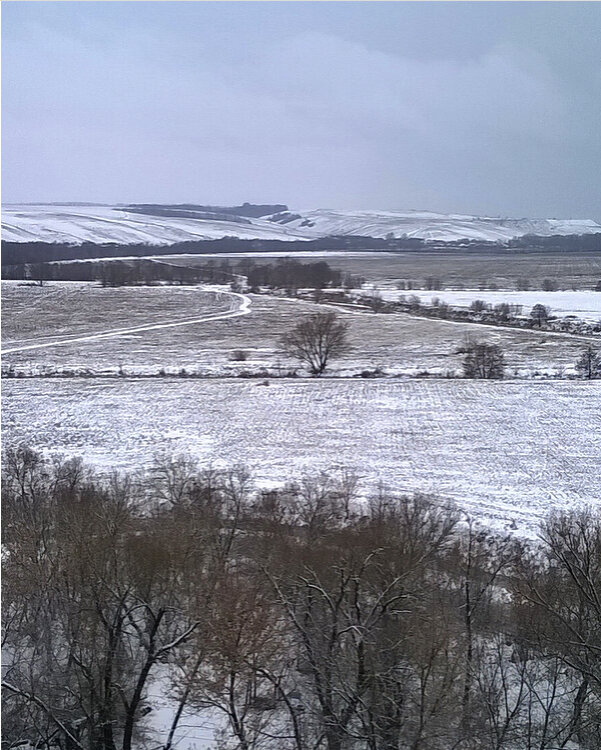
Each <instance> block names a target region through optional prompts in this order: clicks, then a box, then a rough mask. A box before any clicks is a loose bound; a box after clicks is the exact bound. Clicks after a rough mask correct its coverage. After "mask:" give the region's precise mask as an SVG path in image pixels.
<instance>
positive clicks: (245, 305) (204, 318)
mask: <svg viewBox="0 0 601 750" xmlns="http://www.w3.org/2000/svg"><path fill="white" fill-rule="evenodd" d="M221 294H227V295H228V296H230V297H232V305H231V307H230V309H229V310H226V311H225V312H221V313H212V314H209V315H201V316H200V317H198V318H189V319H187V320H178V321H176V322H166V323H151V324H149V325H142V326H135V327H132V328H115V329H113V330H110V331H103V332H101V333H94V334H90V335H88V336H76V337H71V338H67V339H58V340H57V341H45V342H43V343H41V344H27V345H26V346H15V347H10V348H9V349H2V350H0V354H11V353H13V352H24V351H29V350H31V349H46V348H48V347H51V346H67V345H69V344H78V343H80V342H84V341H94V340H96V339H108V338H112V337H114V336H124V335H126V334H130V333H139V332H141V331H156V330H159V329H161V328H177V327H179V326H190V325H195V324H197V323H206V322H208V321H210V320H225V319H227V318H238V317H240V316H241V315H248V314H249V313H250V306H251V303H252V302H251V299H250V297H247V296H246V295H245V294H239V293H238V292H226V291H223V292H221ZM236 299H238V300H239V301H240V303H239V305H238V307H234V300H236Z"/></svg>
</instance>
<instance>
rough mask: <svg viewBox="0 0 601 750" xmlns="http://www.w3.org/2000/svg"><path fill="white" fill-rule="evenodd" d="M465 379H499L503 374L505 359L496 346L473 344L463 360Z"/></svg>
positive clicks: (499, 348)
mask: <svg viewBox="0 0 601 750" xmlns="http://www.w3.org/2000/svg"><path fill="white" fill-rule="evenodd" d="M463 374H464V375H465V377H466V378H484V379H496V380H498V379H500V378H502V377H503V376H504V374H505V357H504V355H503V351H502V349H501V347H500V346H498V345H497V344H486V343H474V344H472V345H471V346H469V348H468V350H467V353H466V355H465V359H464V360H463Z"/></svg>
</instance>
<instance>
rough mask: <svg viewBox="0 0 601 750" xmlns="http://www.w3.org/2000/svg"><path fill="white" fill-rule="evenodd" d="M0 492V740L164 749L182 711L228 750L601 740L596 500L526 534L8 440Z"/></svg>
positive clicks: (350, 489) (490, 747)
mask: <svg viewBox="0 0 601 750" xmlns="http://www.w3.org/2000/svg"><path fill="white" fill-rule="evenodd" d="M2 492H3V496H2V497H3V514H4V516H3V559H4V586H3V597H4V605H3V610H2V613H3V620H4V645H3V653H4V677H3V696H2V697H3V743H4V747H6V748H13V747H17V746H26V745H29V746H30V747H35V748H39V749H42V748H44V749H45V748H51V747H53V748H59V749H60V750H131V748H132V747H133V746H134V745H135V746H136V747H137V748H140V747H147V748H163V749H164V750H169V749H170V748H171V747H172V746H173V743H174V742H175V741H176V738H177V723H178V721H179V720H180V719H181V720H182V723H189V718H187V717H186V715H185V712H187V713H188V714H189V713H194V714H202V713H203V712H205V713H207V714H208V715H210V716H211V718H212V719H213V720H216V721H217V722H219V723H220V725H221V726H222V732H221V733H220V736H219V744H217V739H218V738H217V737H216V738H215V744H216V746H218V747H220V748H223V749H224V750H234V749H239V750H242V749H243V750H259V749H260V748H265V749H266V750H271V749H273V750H310V749H311V750H314V749H315V748H319V747H321V748H324V749H325V750H365V749H367V750H392V749H393V748H394V749H395V750H399V748H401V749H402V750H449V749H450V748H456V749H459V748H462V749H467V750H517V749H518V748H519V750H535V748H536V750H555V749H556V748H572V750H574V749H576V748H578V750H598V748H599V747H600V746H601V658H600V649H601V604H600V591H601V518H600V517H599V515H598V514H593V513H591V512H589V511H586V510H580V511H578V512H575V513H564V514H559V515H555V516H552V517H550V518H549V519H548V520H547V521H545V522H544V524H543V525H542V527H541V530H540V541H539V542H537V543H532V544H526V543H523V542H519V541H517V540H516V539H513V538H511V537H501V536H498V535H496V534H495V533H493V532H492V531H486V530H483V529H478V528H477V527H476V526H475V525H474V524H473V523H472V522H471V521H470V520H469V519H467V520H466V517H465V515H464V514H460V513H459V512H458V511H456V510H455V509H454V508H452V507H447V506H444V505H442V504H439V503H437V502H435V501H434V500H433V499H430V498H428V497H422V496H414V497H404V496H398V495H396V494H394V493H392V492H389V491H387V490H385V489H384V488H382V487H380V488H379V489H377V490H376V491H375V492H373V493H372V494H371V495H369V496H368V497H364V498H363V499H361V500H360V499H359V485H358V480H357V477H356V476H354V475H353V474H352V473H351V472H348V471H346V472H345V471H337V472H333V473H322V474H317V475H313V476H312V477H311V478H309V477H305V478H303V479H301V480H299V481H296V482H289V483H288V484H286V485H285V486H282V487H281V488H279V489H275V490H270V491H260V490H258V489H256V488H254V487H253V483H252V480H251V477H250V475H249V474H248V472H247V471H246V470H244V469H241V468H237V469H234V470H231V471H216V470H213V469H206V470H200V469H199V468H198V467H197V466H195V465H194V464H193V463H192V462H191V461H189V460H186V459H183V458H180V459H178V460H174V461H171V462H165V463H157V464H155V465H154V466H153V467H152V468H151V469H150V470H149V471H148V472H147V473H146V474H144V475H140V474H137V475H131V476H113V477H110V478H108V479H101V478H99V477H97V476H94V474H92V473H91V472H90V471H89V470H87V469H86V468H85V467H84V466H83V465H82V464H81V463H80V462H78V461H73V460H72V461H66V462H65V461H58V460H57V461H54V462H49V461H47V460H46V461H44V460H42V458H41V457H40V456H39V455H37V454H35V453H34V452H32V451H30V450H28V449H26V448H23V447H21V448H19V449H15V450H9V451H8V452H7V453H6V455H5V462H4V477H3V483H2ZM159 677H160V679H161V680H162V684H163V687H164V689H165V691H168V692H169V693H170V695H171V696H172V706H173V712H172V716H171V718H172V724H171V725H170V726H169V724H168V725H167V726H166V728H165V731H164V733H163V734H162V735H160V736H157V734H156V732H155V733H154V734H150V733H149V732H148V730H147V726H148V722H149V720H150V719H149V717H150V718H151V717H152V715H153V712H156V711H157V710H158V709H159V706H158V705H157V703H156V700H157V699H156V698H152V697H151V696H152V695H155V696H156V685H157V683H156V680H157V679H158V678H159ZM151 686H154V690H153V691H152V693H151V691H150V687H151ZM182 715H183V716H184V718H183V719H182Z"/></svg>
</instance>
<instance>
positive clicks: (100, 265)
mask: <svg viewBox="0 0 601 750" xmlns="http://www.w3.org/2000/svg"><path fill="white" fill-rule="evenodd" d="M3 277H4V278H5V279H19V280H29V281H33V282H36V283H38V284H43V283H44V281H98V282H100V283H101V284H102V285H103V286H137V285H142V284H144V285H151V284H157V283H167V284H198V283H200V282H202V281H204V282H208V283H215V284H233V285H241V282H243V281H244V280H243V279H242V278H241V277H245V279H246V281H244V286H245V287H246V286H249V287H250V288H251V289H257V288H258V287H263V286H266V287H270V288H277V289H287V290H289V291H290V292H293V291H296V290H297V289H299V288H307V287H309V288H311V289H323V288H325V287H327V286H340V285H341V284H342V283H343V282H344V283H346V284H347V285H348V284H349V283H352V284H353V285H356V286H360V285H361V283H362V281H363V280H362V279H360V278H359V277H354V276H350V275H349V274H344V275H343V274H342V273H341V272H340V271H339V270H337V269H334V268H331V267H330V266H329V264H328V263H326V262H325V261H317V262H315V263H310V262H309V263H301V262H299V261H297V260H294V259H290V258H280V259H277V260H276V261H275V263H273V264H269V263H263V264H257V263H256V262H255V261H254V260H253V259H251V258H243V259H242V260H240V261H238V262H231V260H230V259H229V258H224V259H223V260H217V259H213V258H209V259H208V260H207V261H206V262H205V263H204V264H197V265H194V266H184V265H178V264H174V263H163V262H160V261H156V260H146V259H144V258H139V259H133V260H123V261H120V260H109V261H82V262H77V261H71V262H68V263H59V262H55V263H20V264H18V265H14V266H4V267H3Z"/></svg>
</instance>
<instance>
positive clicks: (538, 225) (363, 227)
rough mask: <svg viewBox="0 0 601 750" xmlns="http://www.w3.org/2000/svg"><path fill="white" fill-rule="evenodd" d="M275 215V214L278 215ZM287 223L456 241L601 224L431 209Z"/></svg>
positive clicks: (316, 229) (309, 217)
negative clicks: (435, 210)
mask: <svg viewBox="0 0 601 750" xmlns="http://www.w3.org/2000/svg"><path fill="white" fill-rule="evenodd" d="M274 218H275V217H274ZM281 220H283V221H286V224H285V226H286V227H287V228H289V229H296V230H298V231H301V232H303V233H305V234H307V235H310V236H312V237H324V236H327V235H357V236H360V237H381V238H385V237H387V236H389V235H391V234H392V235H393V236H394V237H395V238H397V237H402V236H403V235H406V236H407V237H418V238H421V239H424V240H437V241H440V242H453V241H455V240H464V239H469V240H483V241H488V242H503V241H505V240H510V239H512V238H514V237H521V236H522V235H524V234H536V235H540V236H549V235H553V234H562V235H567V234H592V233H596V232H601V225H599V224H597V223H596V222H594V221H591V220H572V219H564V220H562V219H501V218H489V217H479V216H465V215H461V214H437V213H433V212H431V211H330V210H326V209H317V210H315V211H303V212H302V215H301V218H298V219H293V220H291V221H290V220H287V217H286V216H282V219H281Z"/></svg>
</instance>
